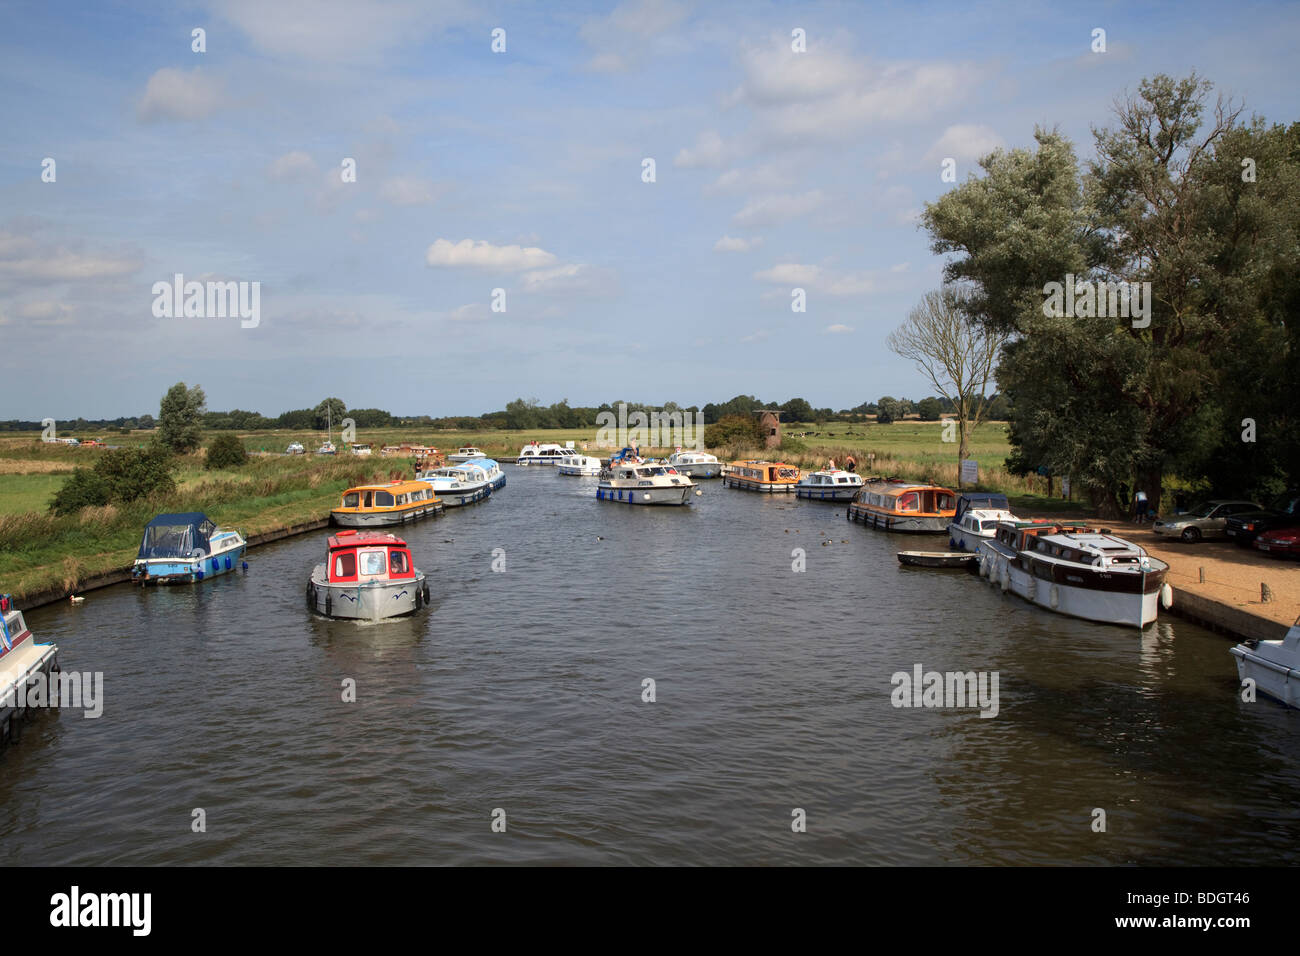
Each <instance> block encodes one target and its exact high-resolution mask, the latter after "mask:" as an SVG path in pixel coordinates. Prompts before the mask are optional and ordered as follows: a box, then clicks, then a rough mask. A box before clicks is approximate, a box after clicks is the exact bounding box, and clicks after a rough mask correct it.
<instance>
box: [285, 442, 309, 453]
mask: <svg viewBox="0 0 1300 956" xmlns="http://www.w3.org/2000/svg"><path fill="white" fill-rule="evenodd" d="M284 453H285V454H286V455H302V454H305V453H306V449H305V448H303V447H302V442H300V441H295V442H290V443H289V447H288V448H286V449H285V451H284Z"/></svg>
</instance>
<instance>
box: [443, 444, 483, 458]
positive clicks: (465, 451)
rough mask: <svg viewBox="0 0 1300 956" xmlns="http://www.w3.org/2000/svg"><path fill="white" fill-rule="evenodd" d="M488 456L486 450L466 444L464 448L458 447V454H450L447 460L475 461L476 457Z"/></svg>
mask: <svg viewBox="0 0 1300 956" xmlns="http://www.w3.org/2000/svg"><path fill="white" fill-rule="evenodd" d="M486 457H487V454H486V453H485V452H482V451H480V450H479V449H477V448H474V447H473V446H471V445H466V446H465V447H464V448H457V449H456V454H454V455H448V456H447V460H448V461H473V460H474V459H475V458H486Z"/></svg>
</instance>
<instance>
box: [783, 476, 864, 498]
mask: <svg viewBox="0 0 1300 956" xmlns="http://www.w3.org/2000/svg"><path fill="white" fill-rule="evenodd" d="M861 490H862V476H861V475H857V474H854V473H853V472H851V471H844V470H843V469H840V468H833V469H830V470H829V471H813V472H809V473H807V474H805V475H803V476H802V477H800V479H799V481H798V483H797V484H796V485H795V486H794V493H795V497H796V498H811V499H813V500H815V501H852V500H853V499H854V498H856V497H857V494H858V492H859V491H861Z"/></svg>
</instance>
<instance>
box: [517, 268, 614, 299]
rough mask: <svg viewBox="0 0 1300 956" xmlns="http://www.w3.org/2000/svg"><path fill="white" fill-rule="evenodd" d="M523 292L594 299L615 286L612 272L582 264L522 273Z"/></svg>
mask: <svg viewBox="0 0 1300 956" xmlns="http://www.w3.org/2000/svg"><path fill="white" fill-rule="evenodd" d="M523 278H524V285H523V291H525V292H532V293H544V294H548V295H565V296H583V297H596V296H602V295H606V294H608V293H609V292H610V291H611V290H612V289H613V288H614V286H615V284H616V281H615V275H614V273H613V271H612V270H609V269H600V268H597V267H595V266H590V265H583V264H577V263H573V264H568V265H560V266H555V267H554V268H551V269H537V270H535V271H533V272H527V273H524V277H523Z"/></svg>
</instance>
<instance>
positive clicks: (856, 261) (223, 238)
mask: <svg viewBox="0 0 1300 956" xmlns="http://www.w3.org/2000/svg"><path fill="white" fill-rule="evenodd" d="M196 27H201V28H203V29H204V30H205V31H206V46H207V51H206V52H204V53H196V52H193V51H192V49H191V45H192V40H191V31H192V30H193V29H194V28H196ZM1097 27H1100V28H1102V29H1104V30H1105V31H1106V46H1107V49H1106V52H1105V53H1094V52H1092V50H1091V44H1092V31H1093V29H1094V28H1097ZM494 28H501V29H504V30H505V41H506V51H505V52H504V53H494V52H492V50H491V43H492V37H491V33H492V30H493V29H494ZM796 28H799V29H802V30H804V31H805V34H806V38H807V39H806V47H807V49H806V52H802V53H796V52H794V51H793V50H792V49H791V42H792V40H791V32H792V30H794V29H796ZM1297 49H1300V6H1297V5H1295V4H1252V3H1233V4H1225V3H1219V4H1208V3H1169V4H1127V3H1123V4H1106V3H1099V4H1075V3H1066V4H1033V3H1023V4H1018V3H954V4H947V3H935V4H926V3H899V4H888V3H872V4H865V3H807V4H793V3H791V4H785V3H782V4H764V3H736V4H732V3H686V2H674V0H634V2H628V3H622V4H613V3H580V4H579V3H573V4H568V3H547V4H540V3H539V4H532V3H528V4H523V3H520V4H515V3H442V2H405V0H402V2H393V3H374V4H368V3H365V2H347V3H343V2H336V0H322V2H315V3H307V2H297V0H294V2H283V3H276V2H266V0H213V2H195V3H180V4H164V3H157V4H143V3H140V4H136V3H97V4H78V3H21V2H20V3H8V4H6V5H5V8H4V11H3V30H2V31H0V128H2V129H3V130H4V135H3V136H2V137H0V342H2V343H3V344H2V345H0V419H3V418H29V419H39V418H43V417H46V416H53V417H58V418H66V417H75V416H77V415H84V416H86V417H92V418H93V417H101V416H102V417H115V416H117V415H138V414H142V413H144V412H151V413H155V414H156V412H157V405H158V400H159V398H160V397H161V395H162V393H163V392H164V391H165V390H166V388H167V387H168V386H170V385H171V384H172V383H174V382H176V381H180V380H183V381H185V382H187V383H190V384H194V383H198V384H201V385H202V386H203V387H204V389H205V391H206V393H207V396H208V405H209V407H210V408H212V409H228V408H232V407H239V408H246V409H254V410H258V411H261V412H264V413H266V414H272V415H274V414H277V413H279V412H280V411H282V410H284V409H287V408H299V407H305V406H311V405H315V404H316V403H317V402H318V401H319V400H320V399H321V398H323V397H325V396H326V395H338V396H339V397H341V398H342V399H343V400H344V401H345V402H346V403H347V404H348V405H349V406H350V407H381V408H387V409H389V410H390V411H393V412H395V413H399V414H431V415H461V414H477V413H481V412H485V411H490V410H492V409H498V408H502V407H504V405H505V403H506V402H507V401H509V400H510V399H512V398H515V397H516V396H523V397H536V398H537V399H539V400H541V401H542V402H543V403H550V402H553V401H558V400H559V399H562V398H567V399H568V400H569V401H570V403H572V404H575V405H591V404H598V403H600V402H602V401H607V400H614V399H618V398H624V399H627V400H632V401H644V402H663V401H667V400H673V401H677V402H679V403H681V404H683V405H688V404H703V403H705V402H709V401H723V400H726V399H728V398H730V397H731V396H733V395H736V394H739V393H747V394H756V395H758V396H760V397H762V398H764V399H768V400H778V401H783V400H785V399H787V398H790V397H793V396H796V395H797V396H802V397H804V398H807V399H808V400H809V401H811V402H812V403H813V404H814V405H816V406H830V407H833V408H843V407H849V406H853V405H857V404H859V403H860V402H863V401H868V400H874V399H875V398H878V397H879V396H881V395H885V394H892V395H907V396H909V397H913V398H920V397H922V396H923V395H925V394H928V393H929V392H930V391H931V389H930V388H929V387H928V386H927V385H926V383H925V381H924V380H923V378H922V377H921V376H920V374H919V373H918V372H917V371H915V369H913V368H912V367H911V366H910V364H909V363H907V362H905V361H904V360H902V359H899V358H898V357H896V356H894V355H893V354H892V353H890V352H889V351H888V350H887V349H886V348H885V346H884V338H885V336H886V335H887V334H888V332H889V331H890V330H891V329H893V328H894V327H895V326H896V325H898V324H899V323H900V322H901V321H902V320H903V318H904V317H905V316H906V314H907V311H908V310H909V309H910V308H911V307H912V306H913V305H914V304H915V303H916V301H917V300H918V299H919V298H920V296H921V295H922V294H923V293H924V292H925V291H927V290H928V289H930V288H933V287H934V286H935V285H937V284H938V283H939V277H940V269H941V267H942V262H941V260H940V259H939V258H938V257H936V256H934V255H932V254H931V253H930V252H929V248H928V242H927V240H926V237H925V235H924V234H923V233H922V232H921V231H920V230H919V229H918V228H917V224H916V215H917V213H918V211H919V210H920V209H921V208H922V207H923V205H924V203H925V202H927V201H933V200H934V199H935V198H937V197H938V196H939V195H940V194H941V193H942V191H943V190H945V189H949V188H951V185H950V184H947V183H944V182H942V181H941V180H940V175H939V174H940V165H941V162H942V160H943V159H944V158H945V157H952V158H954V159H955V160H956V162H957V172H958V179H959V180H962V179H965V178H966V176H967V175H968V174H969V173H971V172H972V171H973V170H974V168H975V162H974V161H975V159H976V158H977V157H978V156H980V155H982V154H983V153H985V152H987V151H988V150H990V149H992V148H995V147H1005V148H1014V147H1018V146H1023V145H1026V144H1028V143H1030V142H1031V141H1032V134H1033V129H1034V125H1035V124H1036V123H1037V124H1043V125H1047V126H1053V125H1055V126H1059V127H1060V128H1061V130H1062V131H1063V132H1065V133H1066V134H1067V135H1068V136H1070V137H1071V138H1072V139H1073V140H1074V142H1075V144H1076V147H1077V148H1078V150H1079V153H1080V155H1081V156H1084V157H1087V156H1088V155H1090V153H1091V136H1090V133H1089V127H1090V125H1096V124H1105V123H1107V122H1108V119H1109V109H1110V106H1111V103H1112V102H1113V100H1114V99H1115V97H1116V96H1118V95H1121V94H1122V93H1123V92H1124V91H1125V90H1126V89H1128V90H1132V89H1135V88H1136V86H1137V84H1138V82H1139V81H1140V80H1141V78H1142V77H1143V76H1149V75H1152V74H1155V73H1158V72H1168V73H1173V74H1176V75H1184V74H1186V73H1187V72H1189V71H1190V70H1191V69H1196V70H1197V71H1199V72H1200V73H1202V74H1203V75H1204V76H1205V77H1207V78H1208V79H1210V80H1212V81H1213V82H1214V83H1215V84H1216V86H1217V88H1218V89H1219V90H1221V91H1223V92H1225V93H1228V94H1231V95H1234V96H1237V97H1239V98H1243V99H1244V100H1245V101H1246V104H1247V107H1248V110H1249V111H1253V112H1256V113H1259V114H1261V115H1263V116H1264V117H1266V118H1267V119H1269V120H1270V121H1274V122H1292V121H1294V120H1295V119H1296V118H1297V110H1296V97H1297V93H1296V90H1297V88H1298V87H1300V84H1297V79H1298V77H1297V70H1296V68H1295V65H1294V63H1295V52H1294V51H1295V50H1297ZM46 157H49V158H53V159H54V160H55V163H56V166H55V175H56V179H55V181H54V182H42V180H41V172H42V161H43V160H44V159H45V158H46ZM345 158H351V159H354V160H355V161H356V170H357V176H356V182H353V183H345V182H343V181H342V176H341V175H340V172H341V164H342V162H343V160H344V159H345ZM646 158H652V159H654V161H655V174H656V180H655V182H653V183H646V182H643V181H642V169H643V160H644V159H646ZM175 273H182V274H183V275H184V276H185V278H186V279H187V280H198V281H207V280H212V279H217V280H234V281H248V282H253V281H256V282H260V283H261V317H260V324H259V325H258V326H257V327H256V328H241V323H240V322H239V320H238V319H235V318H215V317H208V318H197V317H191V318H156V317H155V316H154V314H153V310H152V305H153V301H154V295H153V293H152V286H153V284H154V283H155V282H157V281H160V280H166V281H170V280H171V277H172V276H173V275H174V274H175ZM795 287H799V288H803V289H805V291H806V295H807V311H806V312H805V313H802V314H799V313H794V312H792V311H791V307H790V304H791V289H792V288H795ZM498 288H500V289H504V290H505V306H506V310H505V311H504V312H493V311H492V310H491V308H490V305H491V302H492V295H493V290H494V289H498Z"/></svg>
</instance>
